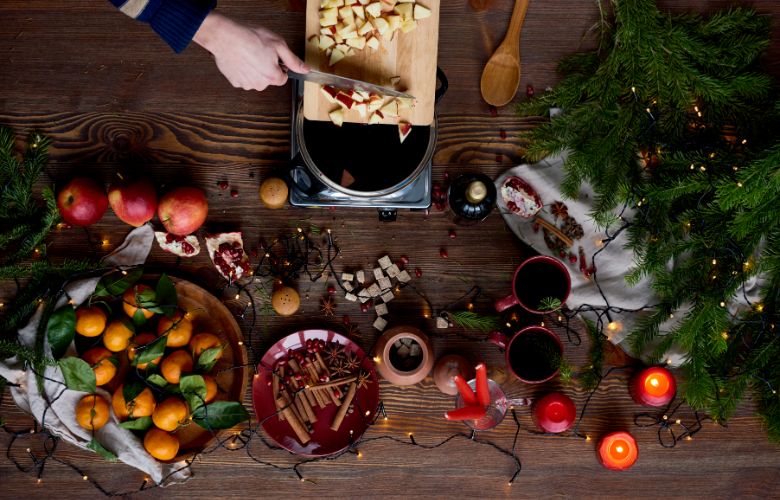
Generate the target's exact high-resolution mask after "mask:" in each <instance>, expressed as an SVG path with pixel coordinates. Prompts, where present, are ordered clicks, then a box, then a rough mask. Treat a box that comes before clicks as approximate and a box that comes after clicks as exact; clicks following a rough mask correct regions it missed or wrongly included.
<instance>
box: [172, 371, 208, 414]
mask: <svg viewBox="0 0 780 500" xmlns="http://www.w3.org/2000/svg"><path fill="white" fill-rule="evenodd" d="M179 390H180V391H181V394H182V396H184V399H186V400H187V404H188V405H189V407H190V413H193V412H195V410H197V409H198V408H200V407H201V406H203V405H204V404H205V402H204V400H205V399H206V392H207V389H206V381H205V380H203V377H201V376H200V375H188V376H186V377H182V378H181V380H180V381H179Z"/></svg>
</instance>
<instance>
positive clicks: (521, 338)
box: [489, 325, 563, 384]
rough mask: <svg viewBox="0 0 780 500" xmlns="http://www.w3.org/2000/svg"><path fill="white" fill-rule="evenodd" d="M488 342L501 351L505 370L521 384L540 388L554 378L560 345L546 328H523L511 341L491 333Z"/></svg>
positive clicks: (560, 356)
mask: <svg viewBox="0 0 780 500" xmlns="http://www.w3.org/2000/svg"><path fill="white" fill-rule="evenodd" d="M489 339H490V341H491V342H492V343H494V344H496V345H497V346H498V347H500V348H502V349H504V350H505V357H506V366H507V369H509V371H510V373H512V375H514V376H515V378H517V379H518V380H520V381H521V382H525V383H526V384H541V383H542V382H547V381H548V380H550V379H552V378H553V377H555V376H556V375H558V371H559V369H560V365H561V361H563V344H561V341H560V339H558V336H557V335H555V334H554V333H553V332H551V331H550V330H548V329H547V328H544V327H543V326H535V325H532V326H527V327H525V328H523V329H522V330H520V331H519V332H517V333H516V334H515V335H514V336H513V337H512V338H511V339H509V338H507V336H506V335H504V334H503V333H501V332H493V333H491V334H490V336H489Z"/></svg>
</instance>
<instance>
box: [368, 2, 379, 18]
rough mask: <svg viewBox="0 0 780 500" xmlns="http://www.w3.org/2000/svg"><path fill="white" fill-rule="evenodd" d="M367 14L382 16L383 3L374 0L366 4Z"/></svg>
mask: <svg viewBox="0 0 780 500" xmlns="http://www.w3.org/2000/svg"><path fill="white" fill-rule="evenodd" d="M366 14H368V15H369V16H371V17H374V18H376V17H379V16H381V15H382V4H381V3H379V2H374V3H370V4H368V5H366Z"/></svg>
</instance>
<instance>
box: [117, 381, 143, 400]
mask: <svg viewBox="0 0 780 500" xmlns="http://www.w3.org/2000/svg"><path fill="white" fill-rule="evenodd" d="M144 389H146V384H144V383H143V382H141V381H139V380H135V381H133V382H127V383H125V384H124V385H123V386H122V396H123V397H124V398H125V404H127V403H129V402H130V401H132V400H134V399H135V398H136V397H137V396H138V395H139V394H141V392H143V390H144Z"/></svg>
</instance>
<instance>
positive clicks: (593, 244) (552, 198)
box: [496, 156, 762, 366]
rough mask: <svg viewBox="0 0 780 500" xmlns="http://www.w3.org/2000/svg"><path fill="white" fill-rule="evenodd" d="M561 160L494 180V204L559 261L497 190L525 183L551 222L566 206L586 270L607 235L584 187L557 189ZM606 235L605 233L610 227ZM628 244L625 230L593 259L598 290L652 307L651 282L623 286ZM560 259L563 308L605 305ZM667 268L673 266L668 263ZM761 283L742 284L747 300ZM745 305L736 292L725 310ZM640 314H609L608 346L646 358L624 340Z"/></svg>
mask: <svg viewBox="0 0 780 500" xmlns="http://www.w3.org/2000/svg"><path fill="white" fill-rule="evenodd" d="M563 161H564V156H554V157H549V158H546V159H544V160H542V161H540V162H539V163H536V164H534V165H529V164H522V165H518V166H516V167H513V168H511V169H509V170H508V171H506V172H504V173H503V174H502V175H501V176H499V177H498V179H496V188H497V190H498V192H499V194H498V201H497V203H496V205H497V207H498V209H499V210H500V211H501V214H502V215H503V217H504V220H505V221H506V223H507V225H508V226H509V228H510V229H511V230H512V232H514V233H515V235H517V237H518V238H520V240H522V241H523V242H524V243H526V244H527V245H529V246H530V247H532V248H533V249H534V250H536V251H537V252H539V253H540V254H543V255H552V256H553V257H556V258H559V256H558V255H557V254H553V253H552V251H551V250H550V249H549V248H547V245H546V244H545V242H544V234H543V231H542V229H540V230H539V231H538V232H534V229H533V222H532V219H525V218H522V217H519V216H518V215H515V214H514V213H512V212H511V211H510V210H509V209H508V208H507V206H506V203H504V200H503V198H502V196H501V186H502V185H503V182H504V180H505V179H506V178H507V177H509V176H517V177H520V178H521V179H523V180H525V181H526V182H527V183H528V184H530V185H531V186H532V187H533V188H534V189H535V190H536V192H537V193H538V194H539V196H540V197H541V198H542V203H543V205H544V208H543V209H542V211H541V212H540V213H539V215H541V216H543V217H544V218H545V219H547V220H548V221H550V222H553V221H554V218H553V217H552V215H551V214H550V212H549V210H550V205H551V204H552V203H554V202H556V201H562V202H563V203H565V204H566V206H567V208H568V213H569V215H570V216H572V217H574V218H575V219H576V220H577V222H578V223H579V224H581V225H582V228H583V231H584V236H583V237H582V238H581V239H579V240H577V241H575V242H574V246H573V247H572V248H571V250H570V251H571V252H573V253H574V254H575V255H578V256H579V251H578V248H579V246H582V247H583V249H584V251H585V255H586V258H587V264H588V266H590V265H591V258H592V257H593V255H594V254H595V253H596V251H597V250H599V249H600V248H601V245H600V242H601V241H602V240H604V239H605V238H606V237H607V233H606V232H605V231H603V230H599V229H598V228H597V227H596V225H595V223H594V221H593V219H592V218H590V217H589V215H588V214H589V213H591V212H592V208H593V207H592V200H593V199H594V194H593V190H592V188H591V187H590V186H588V185H583V186H582V187H581V188H580V192H579V196H578V197H577V199H574V200H572V199H565V198H563V196H562V194H561V189H560V186H561V183H562V182H563V178H564V171H563ZM632 216H633V212H631V211H630V210H627V211H626V212H625V213H624V214H623V217H624V218H625V219H626V220H631V217H632ZM620 224H622V222H619V223H618V224H616V226H615V227H613V228H610V229H611V230H612V231H614V230H615V229H618V228H619V227H620ZM607 232H609V229H608V231H607ZM610 234H612V233H610ZM627 241H628V235H627V233H626V232H625V231H624V232H622V233H620V234H619V235H618V236H617V238H616V239H615V240H613V241H611V242H610V243H609V244H608V245H607V246H606V248H604V249H603V250H602V251H601V252H600V253H599V254H598V255H597V256H596V258H595V266H596V276H597V279H598V283H599V285H600V286H601V290H602V292H603V293H604V295H605V296H606V298H607V301H608V302H609V305H610V306H612V307H618V308H623V309H628V310H636V309H640V308H642V307H645V306H652V305H654V304H657V303H658V302H659V299H658V297H657V296H656V295H655V293H654V292H653V290H652V288H651V279H650V278H648V277H645V278H644V279H642V281H641V282H639V283H638V284H636V285H635V286H633V287H632V286H629V285H628V284H626V282H625V276H626V275H627V274H628V273H629V271H630V270H631V269H632V268H633V267H634V263H635V261H634V254H633V252H632V251H631V250H630V249H628V248H626V246H625V245H626V243H627ZM559 260H561V261H562V262H564V263H565V264H566V266H567V268H568V269H569V274H570V275H571V295H570V296H569V299H568V300H567V301H566V305H567V306H568V307H569V309H572V310H574V309H577V308H578V307H579V306H581V305H583V304H588V305H591V306H595V307H605V306H606V305H607V304H606V302H605V301H604V298H603V297H602V296H601V294H600V293H599V290H598V288H597V287H596V284H595V283H594V281H593V279H589V278H586V277H585V276H584V275H583V273H581V272H580V270H579V262H578V263H575V264H572V263H570V262H569V261H568V259H559ZM670 265H673V264H672V263H670ZM761 284H762V280H761V279H760V278H753V279H751V280H750V281H749V282H747V283H746V284H745V294H746V296H747V299H748V300H749V301H751V302H757V301H758V300H759V292H760V286H761ZM746 305H747V302H745V300H744V297H742V294H740V296H739V297H735V298H733V299H732V300H730V301H728V307H729V310H731V312H732V313H734V312H736V311H737V310H739V309H741V308H743V307H745V306H746ZM689 309H690V306H689V305H687V304H684V305H683V307H682V308H681V309H680V310H679V311H677V312H675V313H674V317H673V318H670V319H669V320H667V321H666V322H665V323H664V324H663V325H661V328H660V331H661V333H662V334H663V333H664V332H668V331H669V330H671V329H672V328H673V327H674V325H676V324H677V323H678V322H679V321H680V319H681V318H682V317H684V315H685V313H686V312H688V310H689ZM641 314H646V313H643V312H623V313H613V312H611V313H610V316H611V319H612V321H613V322H614V325H613V326H614V327H615V330H614V331H612V330H610V331H605V334H607V336H608V338H609V340H610V342H612V343H613V344H615V345H618V346H620V347H621V348H623V350H624V351H626V352H627V353H628V354H629V355H632V356H637V357H640V358H645V359H646V357H647V356H648V355H649V354H651V352H652V346H649V347H648V350H647V352H642V353H635V352H632V351H631V349H630V346H629V343H628V342H627V340H626V337H627V336H628V334H629V333H631V331H632V329H633V327H634V326H635V324H636V321H637V319H638V317H639V315H641ZM581 315H582V316H583V317H585V318H588V319H591V320H595V318H596V314H595V313H592V312H582V313H581ZM664 359H665V360H666V362H667V363H668V364H669V365H671V366H679V365H681V364H682V363H684V362H685V360H686V353H684V352H682V351H681V350H680V349H679V348H678V347H676V346H673V347H672V348H671V349H669V351H667V353H666V355H665V356H664Z"/></svg>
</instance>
